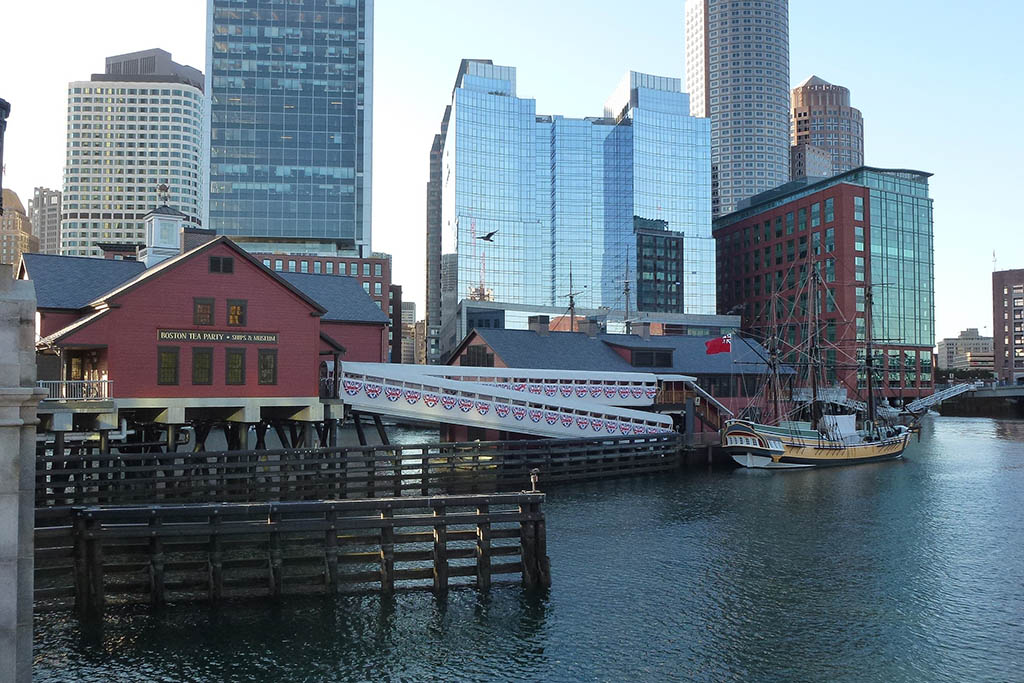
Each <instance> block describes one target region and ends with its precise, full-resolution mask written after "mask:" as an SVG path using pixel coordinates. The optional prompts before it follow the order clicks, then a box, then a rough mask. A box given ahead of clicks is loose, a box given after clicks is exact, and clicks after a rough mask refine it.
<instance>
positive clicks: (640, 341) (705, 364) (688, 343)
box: [598, 334, 793, 375]
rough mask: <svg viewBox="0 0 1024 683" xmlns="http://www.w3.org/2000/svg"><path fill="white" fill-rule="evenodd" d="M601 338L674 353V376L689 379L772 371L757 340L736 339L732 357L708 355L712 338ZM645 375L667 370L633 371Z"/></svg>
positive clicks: (788, 370) (788, 371)
mask: <svg viewBox="0 0 1024 683" xmlns="http://www.w3.org/2000/svg"><path fill="white" fill-rule="evenodd" d="M598 338H599V339H600V340H601V341H603V342H604V343H606V344H614V345H615V346H620V347H622V348H626V349H631V350H637V349H639V350H649V351H653V350H659V351H660V350H666V349H671V350H672V368H671V371H672V372H680V373H683V374H687V375H698V374H699V375H761V374H764V373H765V372H767V371H768V364H767V363H766V362H765V359H767V358H768V351H766V350H765V348H764V347H763V346H761V345H760V344H758V343H757V342H756V341H754V340H753V339H740V338H739V337H738V336H737V335H733V338H732V351H730V352H729V353H714V354H708V352H707V347H706V346H705V345H704V342H706V341H707V340H708V337H691V336H688V335H682V334H665V335H654V336H651V337H640V336H638V335H635V334H601V335H598ZM633 369H634V370H637V371H644V372H665V370H666V368H655V367H650V368H642V367H635V366H634V367H633ZM779 372H780V374H783V375H787V374H793V370H792V369H791V368H788V367H785V366H783V367H782V368H780V369H779Z"/></svg>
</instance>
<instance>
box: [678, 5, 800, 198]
mask: <svg viewBox="0 0 1024 683" xmlns="http://www.w3.org/2000/svg"><path fill="white" fill-rule="evenodd" d="M686 90H687V92H689V93H690V113H691V114H693V115H694V116H704V117H708V118H710V119H711V211H712V213H713V215H715V216H719V215H724V214H727V213H729V212H731V211H733V210H734V209H735V207H736V205H737V204H738V203H739V202H740V201H741V200H743V199H746V198H747V197H750V196H752V195H755V194H757V193H759V192H764V191H765V190H769V189H771V188H773V187H778V186H779V185H782V184H783V183H785V182H787V181H788V180H789V165H790V159H789V147H790V143H789V139H790V133H789V117H790V112H789V2H788V0H760V1H754V2H750V1H744V2H737V1H736V0H687V2H686Z"/></svg>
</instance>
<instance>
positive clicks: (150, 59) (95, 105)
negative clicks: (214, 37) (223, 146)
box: [60, 50, 204, 256]
mask: <svg viewBox="0 0 1024 683" xmlns="http://www.w3.org/2000/svg"><path fill="white" fill-rule="evenodd" d="M203 137H204V135H203V74H202V72H201V71H199V70H198V69H194V68H192V67H190V66H183V65H181V64H177V63H175V62H173V61H171V55H170V53H168V52H165V51H164V50H144V51H142V52H132V53H129V54H124V55H117V56H115V57H107V60H106V71H105V72H104V73H102V74H93V76H92V79H91V80H88V81H74V82H72V83H69V84H68V125H67V157H66V161H65V165H64V191H63V193H62V198H61V226H60V253H62V254H65V255H70V256H100V255H101V254H102V252H101V250H100V249H99V248H98V247H97V246H96V245H97V243H106V244H142V243H144V242H145V241H146V239H145V228H144V224H143V217H144V216H145V215H146V214H147V213H149V211H151V210H152V209H153V208H154V207H156V206H157V205H158V204H167V205H168V206H170V207H171V208H174V209H177V210H179V211H181V212H182V213H184V214H185V216H186V220H187V221H189V222H191V223H193V224H195V225H199V224H200V221H201V219H202V201H203V195H202V184H203V181H202V176H203V165H202V145H203ZM162 186H164V187H162Z"/></svg>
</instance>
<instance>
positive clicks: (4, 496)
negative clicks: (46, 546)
mask: <svg viewBox="0 0 1024 683" xmlns="http://www.w3.org/2000/svg"><path fill="white" fill-rule="evenodd" d="M11 271H12V267H11V266H9V265H2V266H0V681H18V682H20V681H30V680H31V679H32V570H33V564H34V563H33V556H32V553H33V542H32V533H33V528H34V526H35V463H36V443H35V442H36V412H37V409H38V407H39V401H40V399H42V397H43V396H45V395H46V392H45V391H43V390H40V389H37V388H36V356H35V312H36V295H35V286H34V285H33V284H32V283H31V282H26V281H20V280H14V279H13V278H12V272H11Z"/></svg>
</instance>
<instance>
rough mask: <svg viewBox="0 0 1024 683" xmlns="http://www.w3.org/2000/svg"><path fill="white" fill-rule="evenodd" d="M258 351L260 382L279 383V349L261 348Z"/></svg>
mask: <svg viewBox="0 0 1024 683" xmlns="http://www.w3.org/2000/svg"><path fill="white" fill-rule="evenodd" d="M256 353H257V365H258V366H259V383H260V384H277V349H260V350H259V351H257V352H256Z"/></svg>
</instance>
